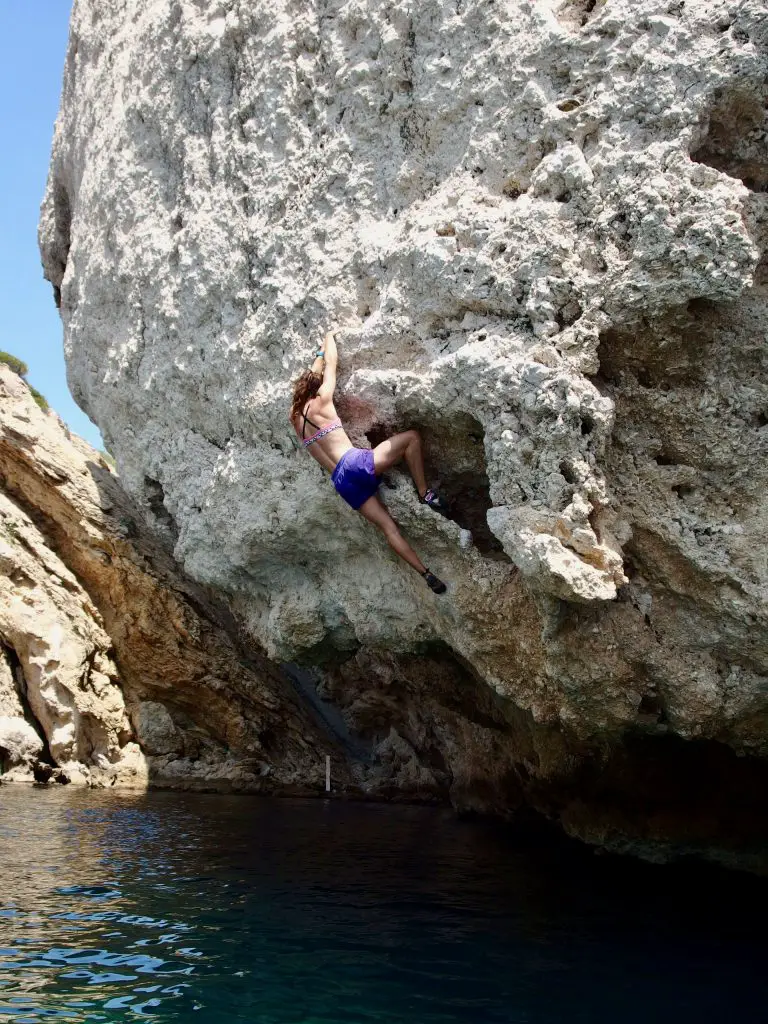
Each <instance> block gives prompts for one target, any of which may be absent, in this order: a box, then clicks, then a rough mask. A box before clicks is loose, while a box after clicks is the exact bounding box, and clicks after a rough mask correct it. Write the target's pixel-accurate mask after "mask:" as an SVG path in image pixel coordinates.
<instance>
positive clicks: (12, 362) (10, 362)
mask: <svg viewBox="0 0 768 1024" xmlns="http://www.w3.org/2000/svg"><path fill="white" fill-rule="evenodd" d="M0 363H5V365H6V366H10V368H11V369H12V370H13V372H14V373H18V375H19V376H20V377H26V376H27V374H28V373H29V367H28V366H27V364H26V363H25V362H24V360H23V359H19V358H18V356H12V355H11V353H10V352H0Z"/></svg>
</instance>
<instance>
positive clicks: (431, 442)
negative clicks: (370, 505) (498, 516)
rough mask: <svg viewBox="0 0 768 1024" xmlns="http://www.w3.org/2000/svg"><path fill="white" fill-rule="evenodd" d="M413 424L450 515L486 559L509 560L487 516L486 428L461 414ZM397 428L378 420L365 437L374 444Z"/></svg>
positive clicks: (431, 477) (429, 477) (430, 476)
mask: <svg viewBox="0 0 768 1024" xmlns="http://www.w3.org/2000/svg"><path fill="white" fill-rule="evenodd" d="M412 426H413V427H414V428H415V429H416V430H418V431H419V433H420V434H421V437H422V442H423V447H424V462H425V465H426V470H427V480H428V482H429V483H430V484H432V483H434V484H435V485H436V486H437V488H438V490H439V491H440V493H441V494H442V496H443V497H444V498H445V500H446V502H447V503H448V506H449V509H450V516H449V518H450V519H452V520H453V521H454V522H455V523H457V524H458V525H459V526H460V527H461V528H462V529H463V530H469V531H470V533H471V534H472V539H473V543H474V546H475V547H476V548H477V550H478V551H479V552H480V553H481V554H482V555H483V556H484V557H485V558H490V559H492V560H494V561H501V562H510V561H511V559H510V558H509V556H508V555H507V554H506V552H505V551H504V549H503V547H502V545H501V541H499V540H498V538H497V537H496V536H494V534H493V533H492V532H491V529H490V527H489V526H488V521H487V518H486V514H487V512H488V509H490V508H492V507H493V502H492V501H491V494H490V481H489V479H488V473H487V470H486V464H485V445H484V441H485V432H484V430H483V426H482V424H481V423H480V421H479V420H476V419H475V418H474V417H473V416H469V415H468V414H466V413H458V414H456V415H454V416H453V417H451V419H450V420H449V421H442V420H441V421H439V422H435V421H434V420H429V421H422V422H415V423H413V424H412ZM394 432H395V431H394V430H392V429H391V428H388V427H385V426H382V425H380V424H377V425H375V426H373V427H372V428H371V429H370V430H368V431H367V432H366V437H367V438H368V440H369V442H370V444H371V447H372V448H375V447H376V445H377V444H380V443H381V442H382V441H385V440H386V439H387V438H388V437H391V436H392V434H393V433H394ZM404 471H406V472H407V470H405V469H404ZM385 477H386V474H385ZM385 496H386V492H385Z"/></svg>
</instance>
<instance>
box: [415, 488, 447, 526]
mask: <svg viewBox="0 0 768 1024" xmlns="http://www.w3.org/2000/svg"><path fill="white" fill-rule="evenodd" d="M419 500H420V501H423V502H424V504H425V505H429V507H430V508H431V509H433V510H434V511H435V512H439V513H440V515H441V516H445V518H446V519H447V518H448V506H447V504H446V503H445V499H444V498H442V497H441V496H440V495H439V494H438V493H437V491H435V490H432V488H430V489H429V490H428V491H427V493H426V494H425V495H424V497H423V498H420V499H419Z"/></svg>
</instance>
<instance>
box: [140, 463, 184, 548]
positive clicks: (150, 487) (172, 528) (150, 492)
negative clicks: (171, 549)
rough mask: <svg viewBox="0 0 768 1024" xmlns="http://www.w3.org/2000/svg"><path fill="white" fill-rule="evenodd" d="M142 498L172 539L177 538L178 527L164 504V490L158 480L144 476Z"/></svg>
mask: <svg viewBox="0 0 768 1024" xmlns="http://www.w3.org/2000/svg"><path fill="white" fill-rule="evenodd" d="M144 499H145V501H146V503H147V505H148V506H149V510H150V512H151V513H152V515H153V516H154V517H155V519H156V520H157V521H158V522H159V523H160V524H161V525H162V526H164V527H165V528H166V529H167V530H168V531H169V532H170V534H171V536H172V537H173V539H174V541H175V540H178V536H179V528H178V526H177V525H176V520H175V519H174V518H173V516H172V515H171V513H170V512H169V511H168V509H167V508H166V506H165V491H164V490H163V485H162V484H161V483H160V481H159V480H153V479H152V478H151V477H149V476H145V477H144Z"/></svg>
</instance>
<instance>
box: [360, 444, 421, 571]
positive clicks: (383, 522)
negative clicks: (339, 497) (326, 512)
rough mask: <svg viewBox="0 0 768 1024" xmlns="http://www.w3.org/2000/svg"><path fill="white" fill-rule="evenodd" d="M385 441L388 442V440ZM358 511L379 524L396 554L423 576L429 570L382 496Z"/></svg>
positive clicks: (365, 502) (372, 499) (367, 502)
mask: <svg viewBox="0 0 768 1024" xmlns="http://www.w3.org/2000/svg"><path fill="white" fill-rule="evenodd" d="M384 443H385V444H386V441H385V442H384ZM358 512H360V513H361V514H362V515H364V516H365V518H366V519H367V520H368V521H369V522H371V523H373V524H374V525H375V526H378V528H379V529H380V530H381V532H382V533H383V534H384V536H385V537H386V538H387V543H388V544H389V546H390V547H391V548H392V550H393V551H394V552H395V553H396V554H398V555H400V557H401V558H402V559H404V561H406V562H407V563H408V564H409V565H411V566H413V568H414V569H415V570H416V571H417V572H419V573H421V575H422V576H423V575H424V573H425V572H426V571H427V567H426V565H424V563H423V562H422V561H421V559H420V558H419V556H418V555H417V554H416V552H415V551H414V550H413V548H412V547H411V545H410V544H409V543H408V541H407V540H406V539H405V537H403V535H402V533H400V531H399V530H398V528H397V523H396V522H395V521H394V519H393V518H392V516H391V515H390V514H389V512H387V510H386V509H385V508H384V505H383V504H382V502H381V499H380V498H377V497H376V495H375V494H374V496H373V497H372V498H369V499H368V500H367V501H364V502H363V504H362V505H361V506H360V508H359V509H358Z"/></svg>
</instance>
